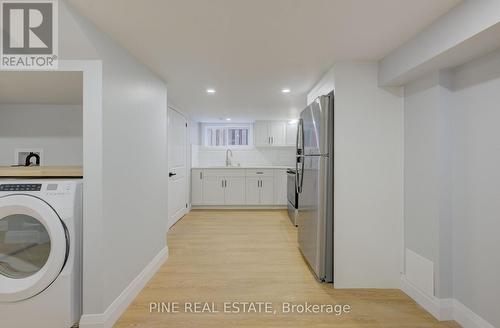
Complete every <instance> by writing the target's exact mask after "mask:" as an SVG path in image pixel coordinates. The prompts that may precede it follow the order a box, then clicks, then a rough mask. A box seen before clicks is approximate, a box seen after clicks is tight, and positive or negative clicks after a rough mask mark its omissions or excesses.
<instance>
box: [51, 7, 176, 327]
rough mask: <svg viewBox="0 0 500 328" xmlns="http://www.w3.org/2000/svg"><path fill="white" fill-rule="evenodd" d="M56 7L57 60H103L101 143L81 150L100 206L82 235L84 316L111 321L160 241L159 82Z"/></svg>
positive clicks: (163, 177)
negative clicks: (95, 175) (93, 165)
mask: <svg viewBox="0 0 500 328" xmlns="http://www.w3.org/2000/svg"><path fill="white" fill-rule="evenodd" d="M60 8H61V9H60V11H61V13H60V15H61V17H60V18H61V19H60V31H61V33H60V38H61V41H60V46H61V49H60V53H61V56H62V57H63V59H97V60H100V61H101V62H102V131H96V134H97V135H99V133H102V145H95V154H94V153H87V154H84V156H88V157H92V158H95V159H96V160H102V172H101V173H102V199H101V200H100V201H101V202H100V203H95V204H93V205H94V206H96V207H99V206H101V207H102V209H103V212H102V217H100V218H92V220H94V221H95V225H96V226H97V227H98V228H99V229H100V230H99V231H95V234H96V236H97V237H95V238H97V239H96V240H95V243H94V241H93V240H90V239H88V240H84V245H85V248H84V315H87V317H88V318H92V320H96V321H99V320H101V319H103V320H111V319H109V315H110V314H109V313H107V314H106V315H103V313H104V312H105V311H106V310H107V309H108V307H109V306H110V304H111V303H112V302H113V301H115V299H117V297H118V296H119V295H120V294H121V293H122V292H124V290H125V289H126V288H127V287H128V286H129V285H130V284H131V283H132V281H133V280H134V279H135V278H136V277H137V276H138V275H139V273H141V271H142V270H143V269H144V268H145V267H146V266H147V265H148V264H149V263H150V262H151V261H152V260H153V259H154V258H155V257H156V256H157V255H158V254H159V253H160V252H161V251H162V250H164V249H165V247H166V240H165V239H166V238H165V231H166V226H167V205H166V204H167V192H168V189H167V173H168V172H167V165H166V163H167V93H166V86H165V84H164V82H163V81H162V80H161V79H160V78H158V77H157V76H156V75H155V74H153V73H152V72H151V71H149V70H148V69H147V68H146V67H145V66H144V65H143V64H141V63H139V62H138V61H137V60H135V59H134V58H133V57H132V56H130V55H129V54H128V53H127V52H126V51H125V50H123V49H122V48H120V47H119V46H117V45H116V44H115V43H114V41H113V40H111V39H110V38H108V37H107V36H105V35H103V34H102V33H101V32H99V31H98V30H96V29H95V28H94V27H93V26H92V25H90V24H89V23H88V22H87V21H85V20H84V19H83V18H82V17H81V16H79V15H78V14H77V13H75V12H74V11H73V10H72V9H71V8H69V7H68V6H67V4H66V3H65V2H61V4H60ZM91 123H92V122H84V124H91ZM84 138H85V136H84ZM84 144H85V140H84ZM101 146H102V154H101V153H100V152H99V149H100V148H101ZM101 156H102V157H101ZM86 183H87V181H86ZM88 183H96V181H92V182H88ZM139 195H140V197H139ZM84 224H85V222H84ZM84 230H85V229H84ZM87 237H88V238H91V237H92V236H87ZM113 309H115V310H116V308H113ZM88 315H96V316H97V319H96V316H88ZM111 323H112V322H111ZM108 324H109V322H108Z"/></svg>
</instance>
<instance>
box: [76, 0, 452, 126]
mask: <svg viewBox="0 0 500 328" xmlns="http://www.w3.org/2000/svg"><path fill="white" fill-rule="evenodd" d="M69 2H70V3H72V4H73V5H74V6H75V7H76V8H77V10H78V11H79V12H80V13H81V14H83V15H84V16H86V17H87V18H88V19H90V20H91V21H92V22H93V23H94V24H96V25H97V26H98V27H99V28H100V29H101V30H102V31H104V32H106V33H107V34H109V35H110V36H111V37H112V38H114V39H115V40H117V41H118V42H119V43H120V44H121V45H122V46H123V47H125V48H126V49H128V50H129V51H130V52H131V53H132V54H133V55H135V56H136V57H137V58H138V59H139V60H141V61H142V62H144V63H145V64H146V65H148V66H149V67H150V68H152V69H153V70H154V71H156V72H157V73H158V74H159V75H160V76H161V77H162V78H163V79H164V80H165V81H166V82H167V84H168V93H169V103H170V104H171V105H173V106H174V107H176V108H178V109H179V110H181V111H184V112H186V113H188V114H189V115H190V116H191V117H192V118H193V119H195V120H202V121H217V120H219V119H220V118H228V117H229V118H232V119H233V121H236V120H237V121H246V120H254V119H287V118H294V117H296V116H297V115H298V113H299V112H300V110H302V108H303V107H304V105H305V98H306V97H305V95H306V94H307V92H308V91H309V90H310V89H311V88H312V87H313V86H314V84H315V83H316V82H317V81H318V80H319V79H320V78H321V76H322V75H323V74H324V73H325V72H326V71H327V70H328V69H329V68H330V67H331V66H332V65H333V63H334V62H335V61H340V60H364V61H368V60H370V61H371V60H379V59H381V58H383V57H384V56H385V55H386V54H388V53H389V52H391V51H392V50H394V49H395V48H397V47H398V46H400V45H401V44H402V43H404V42H405V41H407V40H409V39H410V38H411V37H412V36H414V35H416V34H417V33H418V32H419V31H421V30H422V29H423V28H425V27H426V26H428V25H429V24H430V23H432V22H433V21H434V20H436V19H437V18H439V17H440V16H441V15H443V14H444V13H446V12H447V11H448V10H450V9H451V8H452V7H453V6H455V5H457V4H458V3H459V2H460V0H210V1H206V0H141V1H137V0H69ZM118 3H119V5H117V4H118ZM207 88H214V89H216V91H217V92H216V93H215V94H212V95H209V94H207V93H206V92H205V91H206V89H207ZM283 88H290V89H291V92H290V93H289V94H282V92H281V90H282V89H283Z"/></svg>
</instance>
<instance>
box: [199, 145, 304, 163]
mask: <svg viewBox="0 0 500 328" xmlns="http://www.w3.org/2000/svg"><path fill="white" fill-rule="evenodd" d="M192 149H193V155H192V158H193V159H196V162H194V161H193V167H207V166H223V165H226V150H207V149H204V148H203V147H199V146H196V145H195V146H194V147H193V148H192ZM295 157H296V156H295V147H279V148H253V149H249V150H233V164H234V165H237V164H240V165H241V166H259V165H260V166H287V167H295Z"/></svg>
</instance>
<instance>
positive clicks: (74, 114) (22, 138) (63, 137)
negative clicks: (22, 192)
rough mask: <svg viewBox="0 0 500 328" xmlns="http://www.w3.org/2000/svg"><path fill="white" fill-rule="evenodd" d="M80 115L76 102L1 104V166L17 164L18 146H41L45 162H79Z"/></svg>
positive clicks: (48, 163)
mask: <svg viewBox="0 0 500 328" xmlns="http://www.w3.org/2000/svg"><path fill="white" fill-rule="evenodd" d="M82 116H83V113H82V106H77V105H1V104H0V166H9V165H13V164H17V162H16V161H15V156H14V152H15V149H20V148H25V149H40V148H42V149H43V161H44V164H45V165H79V166H81V165H82V163H83V140H82V137H83V118H82Z"/></svg>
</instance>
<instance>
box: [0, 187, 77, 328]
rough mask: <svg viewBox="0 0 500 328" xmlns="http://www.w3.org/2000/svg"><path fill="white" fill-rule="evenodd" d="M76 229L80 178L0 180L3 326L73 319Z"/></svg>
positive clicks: (55, 326) (64, 323)
mask: <svg viewBox="0 0 500 328" xmlns="http://www.w3.org/2000/svg"><path fill="white" fill-rule="evenodd" d="M81 235H82V182H81V180H0V326H1V327H2V328H28V327H30V328H32V327H37V328H69V327H72V326H75V325H77V324H78V322H79V320H80V316H81V307H82V301H81V300H82V279H81V274H82V266H81V261H82V259H81V251H82V249H81V243H82V241H81Z"/></svg>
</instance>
